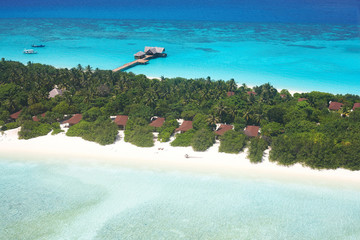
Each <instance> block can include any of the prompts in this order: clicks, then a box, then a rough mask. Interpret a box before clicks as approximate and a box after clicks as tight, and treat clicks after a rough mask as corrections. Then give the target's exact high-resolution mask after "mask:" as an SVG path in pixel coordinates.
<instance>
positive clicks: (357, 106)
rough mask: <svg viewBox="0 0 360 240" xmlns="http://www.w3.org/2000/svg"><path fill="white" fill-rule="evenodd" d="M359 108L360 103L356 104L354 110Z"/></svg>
mask: <svg viewBox="0 0 360 240" xmlns="http://www.w3.org/2000/svg"><path fill="white" fill-rule="evenodd" d="M357 108H360V103H354V106H353V108H352V110H353V111H355V109H357Z"/></svg>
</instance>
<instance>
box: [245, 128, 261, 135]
mask: <svg viewBox="0 0 360 240" xmlns="http://www.w3.org/2000/svg"><path fill="white" fill-rule="evenodd" d="M259 130H260V127H259V126H246V128H245V130H244V134H245V135H246V136H248V137H257V136H259Z"/></svg>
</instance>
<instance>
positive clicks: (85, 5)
mask: <svg viewBox="0 0 360 240" xmlns="http://www.w3.org/2000/svg"><path fill="white" fill-rule="evenodd" d="M0 13H1V15H0V17H2V18H11V17H32V18H38V17H42V18H49V17H51V18H54V17H60V18H74V17H76V18H106V19H109V18H113V19H163V20H164V19H165V20H206V21H238V22H262V23H266V22H292V23H338V24H358V23H359V22H360V17H359V0H182V1H178V0H136V1H135V0H51V1H49V0H31V1H28V0H1V5H0Z"/></svg>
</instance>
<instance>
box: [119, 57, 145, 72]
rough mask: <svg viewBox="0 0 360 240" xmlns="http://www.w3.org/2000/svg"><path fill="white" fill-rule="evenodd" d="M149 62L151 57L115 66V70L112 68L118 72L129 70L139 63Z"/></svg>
mask: <svg viewBox="0 0 360 240" xmlns="http://www.w3.org/2000/svg"><path fill="white" fill-rule="evenodd" d="M148 62H149V59H145V58H143V59H136V60H135V61H132V62H129V63H126V64H124V65H122V66H121V67H118V68H115V69H114V70H112V71H113V72H118V71H124V70H127V69H129V68H132V67H135V66H136V65H139V64H142V65H144V64H148Z"/></svg>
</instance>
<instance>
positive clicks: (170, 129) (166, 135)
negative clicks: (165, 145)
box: [158, 119, 179, 142]
mask: <svg viewBox="0 0 360 240" xmlns="http://www.w3.org/2000/svg"><path fill="white" fill-rule="evenodd" d="M177 127H179V123H178V122H177V121H176V119H172V120H166V121H165V122H164V124H163V125H162V127H161V128H160V129H159V135H158V140H159V141H160V142H168V141H169V140H170V137H171V135H172V134H173V133H174V131H175V129H176V128H177Z"/></svg>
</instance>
